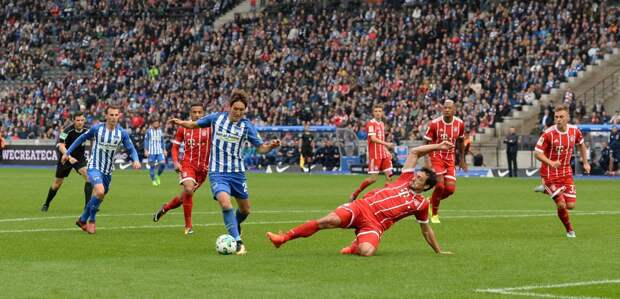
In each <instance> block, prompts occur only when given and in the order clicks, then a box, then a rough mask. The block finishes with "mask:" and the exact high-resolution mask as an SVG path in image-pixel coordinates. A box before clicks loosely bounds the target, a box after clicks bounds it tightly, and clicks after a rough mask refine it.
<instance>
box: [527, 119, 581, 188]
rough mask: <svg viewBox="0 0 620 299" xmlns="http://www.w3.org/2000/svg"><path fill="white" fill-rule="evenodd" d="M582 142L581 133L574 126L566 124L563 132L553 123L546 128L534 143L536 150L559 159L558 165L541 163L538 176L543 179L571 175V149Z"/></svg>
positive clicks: (550, 158)
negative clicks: (554, 166) (555, 166)
mask: <svg viewBox="0 0 620 299" xmlns="http://www.w3.org/2000/svg"><path fill="white" fill-rule="evenodd" d="M583 142H584V140H583V135H582V134H581V131H580V130H579V129H578V128H577V127H576V126H573V125H568V126H567V128H566V132H564V133H562V132H560V131H559V130H558V128H557V127H556V126H555V125H554V126H551V127H549V128H548V129H546V130H545V131H544V132H543V133H542V135H541V136H540V138H539V139H538V142H537V143H536V151H537V152H540V153H543V154H545V156H547V158H549V160H551V161H560V167H558V168H553V167H551V166H549V165H547V164H546V163H542V165H541V166H540V176H541V177H542V178H543V179H545V180H554V179H558V178H562V177H566V176H572V175H573V170H572V169H571V167H570V159H571V157H572V156H573V149H574V148H575V144H582V143H583Z"/></svg>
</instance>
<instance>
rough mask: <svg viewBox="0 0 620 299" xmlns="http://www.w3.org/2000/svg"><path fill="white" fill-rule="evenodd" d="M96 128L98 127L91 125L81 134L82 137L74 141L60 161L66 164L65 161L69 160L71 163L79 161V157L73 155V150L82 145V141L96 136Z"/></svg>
mask: <svg viewBox="0 0 620 299" xmlns="http://www.w3.org/2000/svg"><path fill="white" fill-rule="evenodd" d="M95 128H96V127H91V128H90V129H89V130H88V131H87V132H86V133H84V134H82V135H80V137H78V138H77V139H76V140H75V141H73V143H72V144H71V146H70V147H69V148H68V149H67V151H65V153H64V154H63V155H62V158H61V159H60V162H61V163H63V164H64V163H65V162H67V161H69V163H71V164H75V163H76V162H77V159H75V158H73V157H71V153H73V151H74V150H75V149H76V148H78V146H80V145H82V143H84V142H85V141H86V140H88V139H91V138H93V137H94V136H95V131H96V129H95Z"/></svg>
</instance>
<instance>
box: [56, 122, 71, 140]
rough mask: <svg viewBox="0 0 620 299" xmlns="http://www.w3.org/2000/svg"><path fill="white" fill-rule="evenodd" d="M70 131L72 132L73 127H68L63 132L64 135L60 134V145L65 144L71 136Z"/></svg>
mask: <svg viewBox="0 0 620 299" xmlns="http://www.w3.org/2000/svg"><path fill="white" fill-rule="evenodd" d="M70 131H71V126H68V127H66V128H65V129H64V130H62V133H60V136H58V143H65V141H66V140H67V137H68V136H69V132H70Z"/></svg>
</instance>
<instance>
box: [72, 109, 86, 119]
mask: <svg viewBox="0 0 620 299" xmlns="http://www.w3.org/2000/svg"><path fill="white" fill-rule="evenodd" d="M80 116H84V113H83V112H82V111H78V112H76V113H75V114H73V119H76V118H78V117H80Z"/></svg>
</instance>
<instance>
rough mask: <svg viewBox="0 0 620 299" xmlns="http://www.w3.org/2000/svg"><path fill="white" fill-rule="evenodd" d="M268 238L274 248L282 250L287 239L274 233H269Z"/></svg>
mask: <svg viewBox="0 0 620 299" xmlns="http://www.w3.org/2000/svg"><path fill="white" fill-rule="evenodd" d="M267 238H269V240H270V241H271V243H273V246H275V247H276V248H280V246H282V244H284V243H286V241H287V240H286V237H285V236H284V235H281V234H274V233H272V232H267Z"/></svg>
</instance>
